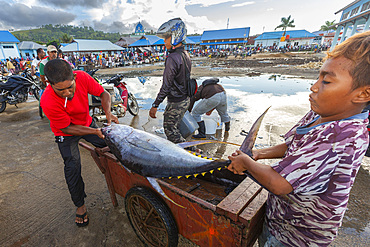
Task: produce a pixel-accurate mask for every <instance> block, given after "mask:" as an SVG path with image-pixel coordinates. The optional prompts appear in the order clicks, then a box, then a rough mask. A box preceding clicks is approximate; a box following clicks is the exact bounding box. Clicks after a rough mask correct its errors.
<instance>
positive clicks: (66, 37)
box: [60, 33, 72, 43]
mask: <svg viewBox="0 0 370 247" xmlns="http://www.w3.org/2000/svg"><path fill="white" fill-rule="evenodd" d="M60 41H61V42H62V43H70V42H71V41H72V37H71V36H69V35H68V34H66V33H64V34H63V36H62V38H61V39H60Z"/></svg>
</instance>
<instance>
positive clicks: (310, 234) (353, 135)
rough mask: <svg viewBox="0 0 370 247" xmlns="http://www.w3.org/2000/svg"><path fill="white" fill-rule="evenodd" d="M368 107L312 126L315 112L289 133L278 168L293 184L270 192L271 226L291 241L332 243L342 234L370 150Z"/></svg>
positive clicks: (281, 238) (268, 214)
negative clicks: (282, 192) (284, 191)
mask: <svg viewBox="0 0 370 247" xmlns="http://www.w3.org/2000/svg"><path fill="white" fill-rule="evenodd" d="M367 116H368V112H363V113H361V114H357V115H354V116H352V117H349V118H346V119H342V120H338V121H332V122H327V123H322V124H319V125H316V126H312V127H308V126H309V125H310V124H311V123H312V122H314V121H316V120H317V118H318V117H319V116H318V115H317V114H316V113H314V112H313V111H310V112H309V113H307V114H306V116H305V117H303V118H302V119H301V120H300V121H299V122H298V124H297V125H296V126H294V127H293V128H292V129H291V130H290V131H289V132H288V133H287V134H286V135H285V142H286V144H287V146H288V149H287V152H286V154H285V156H284V158H283V159H282V160H280V161H279V162H277V163H275V164H273V165H272V168H273V169H274V170H275V171H277V172H278V173H279V174H280V175H281V176H283V177H284V178H285V179H286V180H287V181H288V182H289V183H290V184H291V185H292V187H293V191H292V192H291V193H289V194H288V195H284V196H277V195H274V194H272V193H270V194H269V197H268V200H267V210H266V217H267V225H268V228H269V231H270V232H271V234H272V235H274V236H275V237H276V238H277V239H278V240H279V241H280V242H281V243H283V244H284V245H286V246H327V245H329V244H330V243H331V242H332V241H333V240H334V238H335V237H336V234H337V231H338V228H339V227H340V225H341V222H342V219H343V216H344V213H345V210H346V208H347V203H348V198H349V192H350V189H351V187H352V185H353V182H354V180H355V176H356V174H357V172H358V169H359V167H360V164H361V160H362V158H363V156H364V154H365V152H366V149H367V146H368V142H369V138H368V131H367V129H366V125H367V123H368V119H367Z"/></svg>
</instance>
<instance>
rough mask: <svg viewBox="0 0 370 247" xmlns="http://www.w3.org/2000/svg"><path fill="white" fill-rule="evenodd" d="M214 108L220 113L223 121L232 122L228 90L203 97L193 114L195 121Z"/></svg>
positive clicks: (198, 120)
mask: <svg viewBox="0 0 370 247" xmlns="http://www.w3.org/2000/svg"><path fill="white" fill-rule="evenodd" d="M212 109H216V111H217V112H218V115H220V117H221V122H223V123H226V122H230V116H229V114H228V113H227V98H226V92H225V91H224V92H221V93H216V94H215V95H213V96H212V97H210V98H208V99H202V100H201V101H200V102H199V103H198V104H197V105H196V106H195V107H194V109H193V111H192V112H191V115H192V116H193V118H194V119H195V121H197V122H200V121H201V117H200V115H202V114H204V113H206V112H209V111H210V110H212Z"/></svg>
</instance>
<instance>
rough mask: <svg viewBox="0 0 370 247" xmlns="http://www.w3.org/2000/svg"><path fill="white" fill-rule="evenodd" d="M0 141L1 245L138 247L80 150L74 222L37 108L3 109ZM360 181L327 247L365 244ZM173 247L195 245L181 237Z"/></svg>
mask: <svg viewBox="0 0 370 247" xmlns="http://www.w3.org/2000/svg"><path fill="white" fill-rule="evenodd" d="M161 121H162V116H161V114H159V115H158V118H157V119H155V120H153V119H151V120H149V119H148V111H147V110H143V109H140V114H139V116H137V117H135V118H133V117H132V116H131V115H130V114H128V115H127V116H125V117H124V118H121V119H120V122H121V123H125V124H130V125H132V126H134V127H136V128H141V129H145V130H146V131H150V132H152V131H154V130H155V129H156V128H159V127H161ZM238 127H240V126H238ZM238 127H236V125H235V126H234V128H233V130H232V131H231V132H230V138H229V140H228V141H231V142H232V141H236V142H238V143H240V138H241V137H237V136H238V134H237V133H238V132H240V129H239V128H238ZM0 136H1V142H0V150H1V151H0V229H1V231H0V246H143V245H142V243H141V242H140V241H139V239H138V238H137V237H136V235H135V233H134V232H133V229H132V228H131V226H130V224H129V221H128V218H127V216H126V214H125V209H124V199H123V198H121V197H120V196H118V197H117V198H118V203H119V206H118V207H117V208H114V207H113V205H112V203H111V200H110V196H109V193H108V189H107V186H106V183H105V179H104V176H103V174H101V172H100V170H99V169H98V167H97V166H96V164H95V162H94V161H93V159H92V158H91V156H90V154H89V153H88V152H87V151H86V150H84V149H83V148H80V150H81V159H82V174H83V178H84V181H85V185H86V193H87V196H88V197H87V198H86V206H87V208H88V212H89V215H90V224H89V226H88V227H84V228H78V227H77V226H76V225H75V224H74V218H75V216H74V215H75V207H74V205H73V204H72V201H71V199H70V195H69V193H68V190H67V186H66V184H65V180H64V173H63V162H62V159H61V157H60V154H59V151H58V149H57V145H56V143H55V142H54V136H53V134H52V132H51V131H50V127H49V121H48V120H47V119H40V117H39V116H38V102H36V101H33V102H27V103H23V104H20V105H19V108H18V109H17V108H15V107H14V106H9V105H8V107H7V109H6V110H5V112H3V113H1V114H0ZM228 152H229V151H228V150H227V151H226V153H228ZM366 162H368V160H366ZM368 163H370V162H368ZM359 176H360V177H361V178H360V179H357V180H356V183H355V186H354V188H353V192H354V196H351V200H350V204H349V210H348V213H347V214H346V218H345V222H344V226H345V227H344V228H342V229H341V230H340V232H339V236H338V238H337V240H336V241H335V242H334V243H333V244H332V246H368V243H369V242H370V238H369V235H370V234H369V223H368V222H369V193H368V192H369V190H368V181H369V173H368V171H366V170H364V169H362V168H361V170H360V174H359ZM357 181H359V182H357ZM179 246H194V245H193V244H192V243H191V242H189V241H188V240H186V239H184V238H181V239H180V244H179Z"/></svg>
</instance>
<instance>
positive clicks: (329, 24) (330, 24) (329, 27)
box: [320, 20, 336, 33]
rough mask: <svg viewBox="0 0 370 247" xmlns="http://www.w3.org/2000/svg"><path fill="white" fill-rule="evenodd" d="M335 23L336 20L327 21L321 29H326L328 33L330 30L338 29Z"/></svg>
mask: <svg viewBox="0 0 370 247" xmlns="http://www.w3.org/2000/svg"><path fill="white" fill-rule="evenodd" d="M334 24H335V20H334V21H326V22H325V25H322V26H321V28H320V30H321V31H326V33H328V32H329V31H330V30H336V28H335V26H334Z"/></svg>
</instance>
